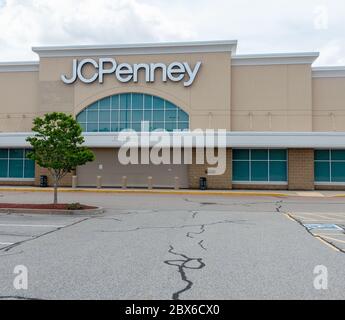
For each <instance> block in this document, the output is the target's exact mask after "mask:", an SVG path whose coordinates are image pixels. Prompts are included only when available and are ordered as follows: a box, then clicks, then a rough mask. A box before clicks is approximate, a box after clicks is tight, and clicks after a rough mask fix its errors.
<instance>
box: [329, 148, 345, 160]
mask: <svg viewBox="0 0 345 320" xmlns="http://www.w3.org/2000/svg"><path fill="white" fill-rule="evenodd" d="M331 159H332V160H345V150H332V151H331Z"/></svg>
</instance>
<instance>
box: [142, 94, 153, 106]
mask: <svg viewBox="0 0 345 320" xmlns="http://www.w3.org/2000/svg"><path fill="white" fill-rule="evenodd" d="M152 104H153V97H152V96H149V95H145V97H144V106H145V109H146V110H151V109H152Z"/></svg>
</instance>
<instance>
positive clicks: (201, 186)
mask: <svg viewBox="0 0 345 320" xmlns="http://www.w3.org/2000/svg"><path fill="white" fill-rule="evenodd" d="M199 189H200V190H207V179H206V178H205V177H200V180H199Z"/></svg>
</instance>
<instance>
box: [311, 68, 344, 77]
mask: <svg viewBox="0 0 345 320" xmlns="http://www.w3.org/2000/svg"><path fill="white" fill-rule="evenodd" d="M312 75H313V78H345V66H335V67H314V68H313V69H312Z"/></svg>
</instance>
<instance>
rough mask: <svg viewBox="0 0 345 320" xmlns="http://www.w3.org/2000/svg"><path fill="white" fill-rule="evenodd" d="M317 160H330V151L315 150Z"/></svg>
mask: <svg viewBox="0 0 345 320" xmlns="http://www.w3.org/2000/svg"><path fill="white" fill-rule="evenodd" d="M314 158H315V160H329V150H315V152H314Z"/></svg>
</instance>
